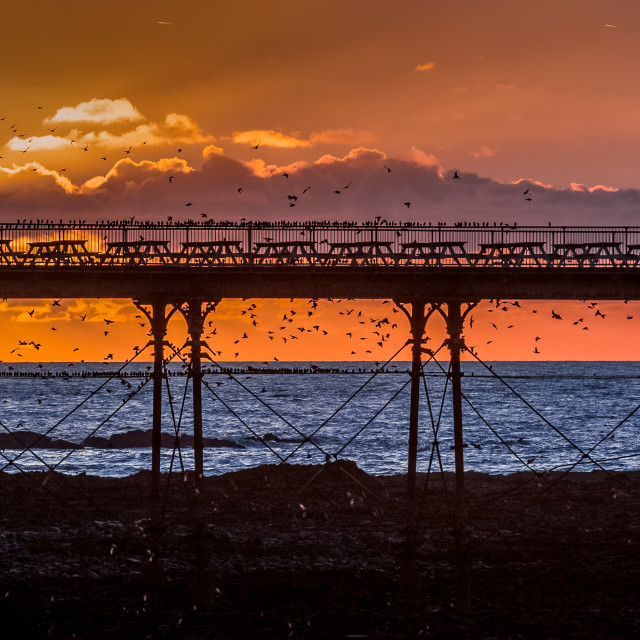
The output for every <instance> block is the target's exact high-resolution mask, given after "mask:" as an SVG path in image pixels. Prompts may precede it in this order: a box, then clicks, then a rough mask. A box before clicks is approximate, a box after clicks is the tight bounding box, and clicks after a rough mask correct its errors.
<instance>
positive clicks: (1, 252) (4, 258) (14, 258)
mask: <svg viewBox="0 0 640 640" xmlns="http://www.w3.org/2000/svg"><path fill="white" fill-rule="evenodd" d="M23 256H24V254H23V253H21V252H18V251H14V250H13V249H12V248H11V240H6V239H4V238H0V264H22V259H23Z"/></svg>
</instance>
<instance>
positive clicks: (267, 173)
mask: <svg viewBox="0 0 640 640" xmlns="http://www.w3.org/2000/svg"><path fill="white" fill-rule="evenodd" d="M243 164H244V165H245V166H247V167H249V168H250V169H251V171H252V172H253V174H254V175H256V176H258V177H260V178H270V177H271V176H274V175H278V176H280V177H288V176H290V175H291V174H294V173H296V172H297V171H300V169H303V168H305V167H307V166H309V163H308V162H304V161H303V160H300V161H298V162H291V163H289V164H285V165H277V164H267V163H266V162H265V161H264V160H262V158H253V159H251V160H248V161H246V162H244V163H243ZM284 174H287V176H284Z"/></svg>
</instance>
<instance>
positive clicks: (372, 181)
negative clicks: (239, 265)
mask: <svg viewBox="0 0 640 640" xmlns="http://www.w3.org/2000/svg"><path fill="white" fill-rule="evenodd" d="M385 167H389V168H390V169H392V171H391V172H389V171H387V169H386V168H385ZM34 169H35V171H34ZM283 173H287V174H288V176H289V177H288V178H285V177H284V176H283V175H282V174H283ZM452 174H453V172H452V171H451V170H445V169H444V168H443V167H442V166H441V165H440V164H439V162H438V160H437V158H436V157H435V156H433V155H432V154H429V153H427V152H425V151H423V150H420V149H417V148H412V149H411V152H410V153H409V154H408V155H407V156H406V157H403V158H401V157H397V156H388V155H387V154H385V153H384V152H383V151H381V150H379V149H372V148H366V147H359V148H356V149H352V150H350V151H349V152H348V153H346V154H344V155H342V156H337V155H322V156H320V157H318V158H317V159H316V160H315V161H314V162H300V161H298V162H292V163H289V164H285V165H278V164H267V163H265V162H264V161H263V160H262V159H254V160H252V161H251V162H248V163H246V162H241V161H239V160H235V159H233V158H230V157H228V156H225V155H222V154H219V153H211V154H210V155H208V157H206V158H205V159H204V160H203V162H202V166H201V167H192V166H190V165H189V164H188V163H187V162H186V161H185V160H184V159H183V158H179V157H170V158H164V159H161V160H156V161H154V162H152V161H140V162H137V161H135V158H125V159H122V160H119V161H118V162H117V163H116V164H115V165H114V166H113V167H112V169H111V170H110V171H109V172H107V173H106V175H104V176H96V177H94V178H92V179H91V180H88V181H86V182H85V183H84V184H82V186H81V187H77V186H75V185H73V184H71V183H70V182H69V181H68V179H67V178H66V174H64V175H63V174H60V173H56V172H53V171H49V170H46V169H45V168H44V167H42V166H40V165H38V164H36V163H29V164H25V165H23V166H20V167H17V166H14V167H12V168H3V169H2V170H0V220H3V221H12V220H15V219H16V218H18V217H20V218H25V217H27V218H38V217H40V218H43V217H44V218H50V219H51V218H53V219H59V218H62V219H74V218H77V217H81V218H82V219H87V220H100V219H114V218H115V219H123V218H128V217H131V216H132V215H135V216H136V219H137V220H166V219H167V217H168V216H171V217H172V218H173V219H174V220H179V221H180V220H187V219H189V218H190V217H194V218H195V219H197V220H200V219H201V214H202V213H204V214H206V215H207V216H208V219H218V220H220V219H224V220H240V219H241V218H247V219H254V220H283V219H297V220H354V221H364V220H371V219H373V218H374V217H375V216H380V217H381V218H383V219H386V220H390V221H415V220H419V221H431V222H438V221H440V222H447V223H453V222H458V221H463V220H464V221H469V222H480V223H481V222H488V223H490V224H493V223H494V222H497V223H500V222H505V223H509V224H512V223H514V222H517V224H518V225H519V226H520V225H526V224H528V225H543V226H546V225H547V224H548V223H549V222H551V223H552V224H557V225H572V224H576V225H600V224H602V220H606V221H607V224H610V225H620V226H627V225H633V224H636V222H637V211H638V210H639V209H640V191H639V190H635V189H619V190H615V189H612V188H610V187H606V186H605V185H596V186H594V187H588V186H586V185H581V184H579V183H575V184H574V185H572V186H571V187H566V188H557V187H552V186H550V185H545V184H541V183H539V182H535V181H533V180H520V181H516V182H508V183H504V182H499V181H496V180H492V179H491V178H487V177H483V176H480V175H478V174H475V173H467V172H461V173H460V176H461V177H460V180H453V179H452ZM169 175H175V176H176V179H175V180H173V181H171V182H170V181H169V180H168V176H169ZM527 188H529V189H530V195H531V197H532V200H531V201H526V200H525V199H524V198H523V195H522V194H523V191H524V190H525V189H527ZM289 195H295V196H296V197H297V198H298V199H297V200H290V199H289V198H288V196H289ZM189 202H190V203H192V206H191V207H185V204H186V203H189ZM405 202H410V203H411V205H410V207H407V206H406V205H405V204H404V203H405ZM292 203H293V204H294V206H293V207H292V206H290V205H291V204H292Z"/></svg>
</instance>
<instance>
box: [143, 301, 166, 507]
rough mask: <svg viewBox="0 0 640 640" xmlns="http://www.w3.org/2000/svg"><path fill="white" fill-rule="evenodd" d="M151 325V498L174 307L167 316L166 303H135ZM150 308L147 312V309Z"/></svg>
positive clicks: (156, 485) (155, 494)
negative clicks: (164, 367) (168, 328)
mask: <svg viewBox="0 0 640 640" xmlns="http://www.w3.org/2000/svg"><path fill="white" fill-rule="evenodd" d="M134 304H135V305H136V307H138V309H140V310H141V311H142V312H143V313H144V314H145V316H146V317H147V319H148V320H149V324H150V325H151V336H152V338H153V341H152V344H153V414H152V422H151V425H152V427H151V496H152V498H154V499H156V500H157V499H158V498H159V496H160V453H161V449H162V384H163V382H164V370H163V364H164V345H165V337H166V335H167V325H168V323H169V319H170V318H171V316H172V315H173V314H174V313H175V307H174V308H173V309H172V310H171V311H170V312H169V313H168V314H167V313H166V307H167V303H166V302H163V301H157V300H156V301H153V302H151V303H149V304H148V305H146V306H145V305H143V304H142V303H140V302H138V301H135V302H134ZM149 306H150V307H151V309H150V310H149V309H148V307H149Z"/></svg>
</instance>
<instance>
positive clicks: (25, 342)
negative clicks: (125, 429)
mask: <svg viewBox="0 0 640 640" xmlns="http://www.w3.org/2000/svg"><path fill="white" fill-rule="evenodd" d="M4 301H5V302H6V299H5V300H4ZM247 302H248V304H247V306H246V307H244V308H242V309H241V310H240V311H239V314H238V317H237V320H236V322H234V323H233V325H232V327H233V328H232V329H227V330H226V331H225V333H226V335H224V336H223V335H221V332H220V331H219V328H220V323H216V321H215V319H208V320H206V322H205V326H204V331H203V339H204V341H205V342H206V344H207V346H208V347H209V349H210V351H211V353H212V354H213V356H214V357H216V358H220V359H222V360H226V361H231V360H237V359H239V358H241V357H242V358H245V357H246V355H248V353H251V352H256V341H258V342H259V341H262V344H261V352H264V351H265V350H266V346H267V345H271V347H272V349H273V352H274V353H273V355H272V360H273V362H279V361H280V359H281V358H282V357H283V353H285V354H286V355H289V356H293V357H292V358H289V359H294V360H297V359H299V357H296V355H297V354H296V352H297V351H298V347H299V345H301V344H302V342H301V341H303V340H304V338H305V337H307V336H314V339H315V338H320V339H322V338H325V337H326V336H330V339H331V340H332V341H333V342H334V344H335V342H336V339H337V342H338V343H340V342H341V343H342V344H343V345H344V344H345V343H347V344H349V347H347V348H348V349H349V351H347V352H346V353H347V355H348V356H349V359H353V358H354V357H356V358H357V359H358V360H374V359H375V360H380V359H383V358H384V357H387V356H388V355H389V354H390V353H391V352H392V351H393V350H395V349H398V348H400V347H402V345H403V344H404V343H405V342H406V339H407V337H408V326H405V324H406V323H404V322H399V321H398V320H397V318H396V317H394V316H395V314H397V313H398V308H397V307H396V306H395V305H394V304H393V303H392V302H391V301H389V300H384V301H382V302H381V303H380V305H379V306H380V311H379V313H377V314H376V313H375V312H373V313H372V311H371V308H370V307H369V311H368V312H367V311H364V310H362V309H360V310H358V309H357V301H356V300H354V299H351V298H347V299H333V298H328V299H327V300H326V301H325V302H326V303H329V304H333V305H334V306H333V307H331V308H330V313H331V311H335V310H337V314H335V315H334V317H331V315H330V313H329V314H328V313H327V312H326V310H325V309H324V308H323V309H322V312H323V313H322V314H321V315H319V305H320V302H319V301H318V300H317V299H310V300H308V301H307V302H306V303H305V302H304V301H301V300H294V299H293V298H292V299H291V300H290V306H289V308H288V309H286V310H285V311H284V312H280V313H278V312H277V307H276V308H275V309H274V308H273V307H270V306H269V305H268V304H267V306H266V308H264V309H261V308H260V307H259V306H258V304H256V302H251V301H247ZM624 303H625V304H628V303H629V301H628V300H625V301H624ZM583 304H584V305H585V309H584V312H583V313H582V314H581V317H576V318H566V317H563V315H561V314H560V313H558V312H557V311H555V310H554V309H551V310H550V319H551V320H552V321H554V322H563V323H565V324H567V323H568V324H569V325H570V326H571V327H575V328H576V329H578V330H580V331H589V330H590V327H589V324H588V323H587V322H588V317H589V316H591V320H595V321H597V322H602V321H604V320H605V319H606V318H607V316H608V313H605V312H603V311H602V309H601V308H600V306H599V303H597V302H594V301H583ZM62 305H63V301H62V299H54V300H52V301H51V304H50V310H51V309H54V308H55V307H60V308H61V309H62ZM384 305H389V307H388V312H387V313H383V312H382V310H383V306H384ZM482 307H485V308H484V309H482ZM487 307H488V308H487ZM50 310H47V311H44V312H43V311H41V310H36V308H35V307H34V308H32V309H30V310H29V311H27V312H26V315H27V316H28V318H29V319H31V320H34V321H38V322H42V316H43V315H48V314H49V311H50ZM515 310H518V317H516V318H513V314H514V311H515ZM263 311H264V312H265V313H264V314H263ZM528 311H530V313H531V314H532V315H535V314H538V312H539V310H538V309H537V308H534V307H533V306H530V305H525V306H524V307H523V305H521V303H520V302H519V301H518V300H509V301H505V300H499V299H494V300H489V301H488V302H486V303H485V304H483V305H481V306H478V307H476V308H475V309H474V310H473V313H474V314H476V316H475V317H476V318H481V322H480V324H481V325H482V324H484V326H481V328H480V331H478V324H479V323H478V322H477V321H476V320H475V319H474V315H473V314H470V315H469V317H468V320H467V321H466V327H465V328H466V329H467V332H468V333H470V334H471V335H473V334H474V333H475V334H476V335H481V336H484V337H488V334H490V333H493V332H494V331H495V332H502V331H510V330H513V329H515V328H516V326H517V323H518V321H521V320H522V318H523V314H524V313H527V312H528ZM276 313H277V316H276V315H274V314H276ZM563 313H564V312H563ZM489 314H494V316H493V317H492V316H490V315H489ZM502 314H504V315H502ZM498 315H500V316H502V317H501V318H498V317H497V316H498ZM38 316H40V317H38ZM225 317H227V318H228V316H227V315H226V314H225ZM320 318H322V320H321V319H320ZM625 318H626V320H633V319H634V315H633V313H626V314H625ZM88 319H89V320H90V321H92V322H94V323H96V324H98V325H99V326H101V328H100V334H101V336H102V339H106V340H110V339H111V337H112V335H113V334H112V325H113V324H115V323H116V320H115V319H112V318H106V317H94V318H89V314H88V313H82V314H76V316H75V317H73V318H72V320H74V321H76V322H86V321H87V320H88ZM133 319H134V320H135V321H136V322H137V324H138V325H139V326H140V327H141V328H142V329H145V330H146V332H145V335H146V337H147V338H148V339H150V338H151V337H152V335H153V334H152V332H151V330H150V328H149V322H148V321H147V318H145V317H144V316H143V315H141V314H135V315H134V317H133ZM530 323H531V321H530V320H529V321H527V325H530ZM547 326H548V325H547ZM474 327H475V330H474ZM526 328H527V329H528V326H527V327H526ZM50 331H52V332H58V331H59V327H58V326H55V325H53V324H52V325H51V326H50ZM71 331H73V329H71ZM231 331H237V334H236V336H233V335H232V334H230V332H231ZM429 333H430V328H429V326H427V331H426V334H427V336H428V335H429ZM496 335H498V334H496ZM429 339H431V338H429V337H427V338H426V340H427V341H428V340H429ZM495 341H496V340H495V339H494V338H491V339H488V340H486V341H485V344H486V345H491V344H493V343H494V342H495ZM532 342H533V344H532V353H533V354H535V355H539V354H541V353H542V350H541V345H542V344H544V340H543V337H542V336H540V335H535V336H534V337H533V338H532ZM44 346H45V345H44V344H43V343H42V342H41V339H29V338H21V339H19V340H18V344H17V345H15V346H14V347H13V348H12V349H11V350H10V352H9V356H10V358H11V359H14V358H22V357H24V353H25V351H28V350H35V351H38V352H39V351H40V350H41V349H42V348H43V347H44ZM220 347H222V348H220ZM292 347H293V349H292ZM467 348H468V349H469V350H470V351H471V352H472V353H474V354H477V350H478V347H477V345H475V346H468V347H467ZM248 349H251V352H248ZM132 350H133V351H135V352H136V353H138V352H139V351H140V347H139V346H137V345H136V346H134V347H133V349H132ZM283 350H284V351H283ZM114 351H115V349H114ZM114 351H109V352H108V353H106V355H105V356H104V357H103V362H104V363H107V362H109V361H114V359H115V355H114ZM81 353H82V346H81V345H77V346H73V347H72V351H71V358H70V359H77V357H78V355H80V354H81ZM0 362H2V361H1V360H0ZM81 362H84V360H81ZM264 364H268V363H267V362H265V363H264ZM40 366H41V365H40ZM69 366H73V364H70V365H69Z"/></svg>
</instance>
